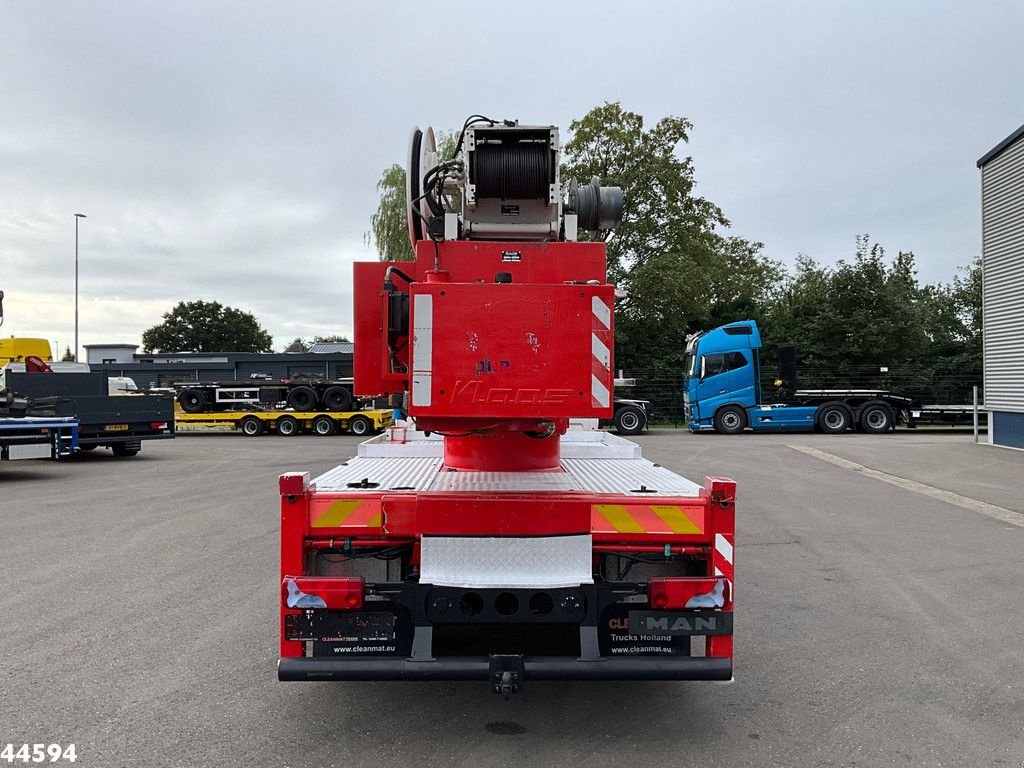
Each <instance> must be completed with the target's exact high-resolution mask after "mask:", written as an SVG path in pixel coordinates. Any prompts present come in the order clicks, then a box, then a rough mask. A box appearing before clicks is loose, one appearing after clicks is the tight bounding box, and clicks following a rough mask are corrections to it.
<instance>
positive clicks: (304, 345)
mask: <svg viewBox="0 0 1024 768" xmlns="http://www.w3.org/2000/svg"><path fill="white" fill-rule="evenodd" d="M307 349H309V343H308V342H307V341H306V340H305V339H304V338H302V337H301V336H296V337H295V338H294V339H292V343H291V344H289V345H288V346H287V347H285V348H284V349H282V350H281V351H282V352H286V353H289V354H295V353H296V352H305V351H306V350H307Z"/></svg>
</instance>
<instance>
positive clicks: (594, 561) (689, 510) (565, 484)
mask: <svg viewBox="0 0 1024 768" xmlns="http://www.w3.org/2000/svg"><path fill="white" fill-rule="evenodd" d="M386 438H387V436H386V435H382V436H379V437H376V438H373V439H371V440H368V441H365V442H363V443H362V444H361V445H360V446H359V449H358V455H357V456H356V457H355V458H352V459H349V460H348V461H347V462H345V463H344V464H342V465H340V466H338V467H335V468H334V469H332V470H330V471H328V472H326V473H324V474H322V475H320V476H319V477H316V478H314V479H312V480H311V479H310V477H309V474H308V473H299V472H294V473H288V474H285V475H282V476H281V478H280V493H281V519H282V532H281V535H282V539H281V583H282V596H281V627H280V631H281V659H280V661H279V663H278V677H279V679H281V680H287V681H296V680H310V681H312V680H482V681H489V682H490V683H491V684H492V686H493V687H494V688H495V690H499V691H500V690H501V688H502V686H503V682H504V684H511V685H514V687H515V688H517V689H518V688H519V687H521V684H522V682H523V681H524V680H555V679H562V680H574V679H580V680H582V679H589V680H645V679H650V680H654V679H657V680H682V679H688V680H730V679H731V678H732V663H733V659H732V657H733V643H732V615H733V614H732V610H733V599H734V596H733V566H734V557H733V552H734V529H735V509H734V502H735V488H736V486H735V483H733V482H732V481H731V480H727V479H724V478H713V477H709V478H706V479H705V481H704V483H703V485H698V484H696V483H693V482H691V481H689V480H687V479H685V478H683V477H680V476H679V475H676V474H674V473H673V472H670V471H669V470H667V469H665V468H664V467H662V466H660V465H657V464H654V463H653V462H651V461H648V460H647V459H645V458H643V456H642V454H641V450H640V447H639V446H638V445H636V444H635V443H632V442H630V441H628V440H625V439H624V438H620V437H617V436H615V435H611V434H608V433H606V432H599V431H587V430H569V431H568V432H567V433H566V434H565V435H563V436H562V438H561V457H562V458H561V463H560V466H559V468H558V469H557V470H555V471H535V472H485V473H480V472H458V471H451V470H450V469H448V468H446V467H445V466H444V458H443V456H444V454H443V450H444V449H443V441H442V439H441V438H440V437H438V436H437V435H431V436H427V435H425V434H424V433H422V432H415V431H410V432H409V433H408V439H407V440H406V442H404V443H400V444H399V443H393V442H389V441H388V440H387V439H386ZM506 674H508V675H511V676H512V677H511V681H510V680H509V678H508V677H505V675H506Z"/></svg>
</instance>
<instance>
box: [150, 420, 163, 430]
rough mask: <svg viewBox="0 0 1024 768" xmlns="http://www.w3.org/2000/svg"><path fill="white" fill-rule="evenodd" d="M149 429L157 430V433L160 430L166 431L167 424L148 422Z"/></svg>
mask: <svg viewBox="0 0 1024 768" xmlns="http://www.w3.org/2000/svg"><path fill="white" fill-rule="evenodd" d="M149 428H150V429H154V430H157V431H162V430H165V429H167V422H166V421H151V422H149Z"/></svg>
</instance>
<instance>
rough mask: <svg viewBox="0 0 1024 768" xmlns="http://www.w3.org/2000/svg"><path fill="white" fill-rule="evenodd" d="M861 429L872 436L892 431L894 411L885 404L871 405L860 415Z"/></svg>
mask: <svg viewBox="0 0 1024 768" xmlns="http://www.w3.org/2000/svg"><path fill="white" fill-rule="evenodd" d="M860 428H861V429H863V430H864V431H865V432H869V433H870V434H872V435H878V434H881V433H882V432H888V431H889V430H890V429H892V411H890V410H889V406H887V405H885V404H884V403H869V404H868V405H867V406H865V407H864V410H863V411H861V413H860Z"/></svg>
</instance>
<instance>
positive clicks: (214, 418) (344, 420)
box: [174, 408, 392, 437]
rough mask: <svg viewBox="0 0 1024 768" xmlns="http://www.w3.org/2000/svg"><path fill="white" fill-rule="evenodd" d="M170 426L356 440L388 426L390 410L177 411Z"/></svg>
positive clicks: (245, 433) (252, 433) (390, 420)
mask: <svg viewBox="0 0 1024 768" xmlns="http://www.w3.org/2000/svg"><path fill="white" fill-rule="evenodd" d="M174 422H175V424H176V425H179V426H180V425H182V424H192V425H196V426H205V427H214V426H229V427H231V428H233V429H238V430H240V431H241V432H242V434H243V435H248V436H249V437H258V436H259V435H262V434H263V433H265V432H277V434H279V435H284V436H286V437H290V436H291V435H298V434H300V433H301V432H311V433H313V434H314V435H320V436H322V437H326V436H327V435H333V434H334V433H335V432H339V431H341V432H349V433H350V434H353V435H358V436H363V435H370V434H374V433H376V432H380V431H382V430H383V429H385V428H386V427H389V426H391V424H392V419H391V410H389V409H385V408H378V409H373V410H365V411H215V412H213V413H183V412H181V411H178V412H177V413H175V414H174Z"/></svg>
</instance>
